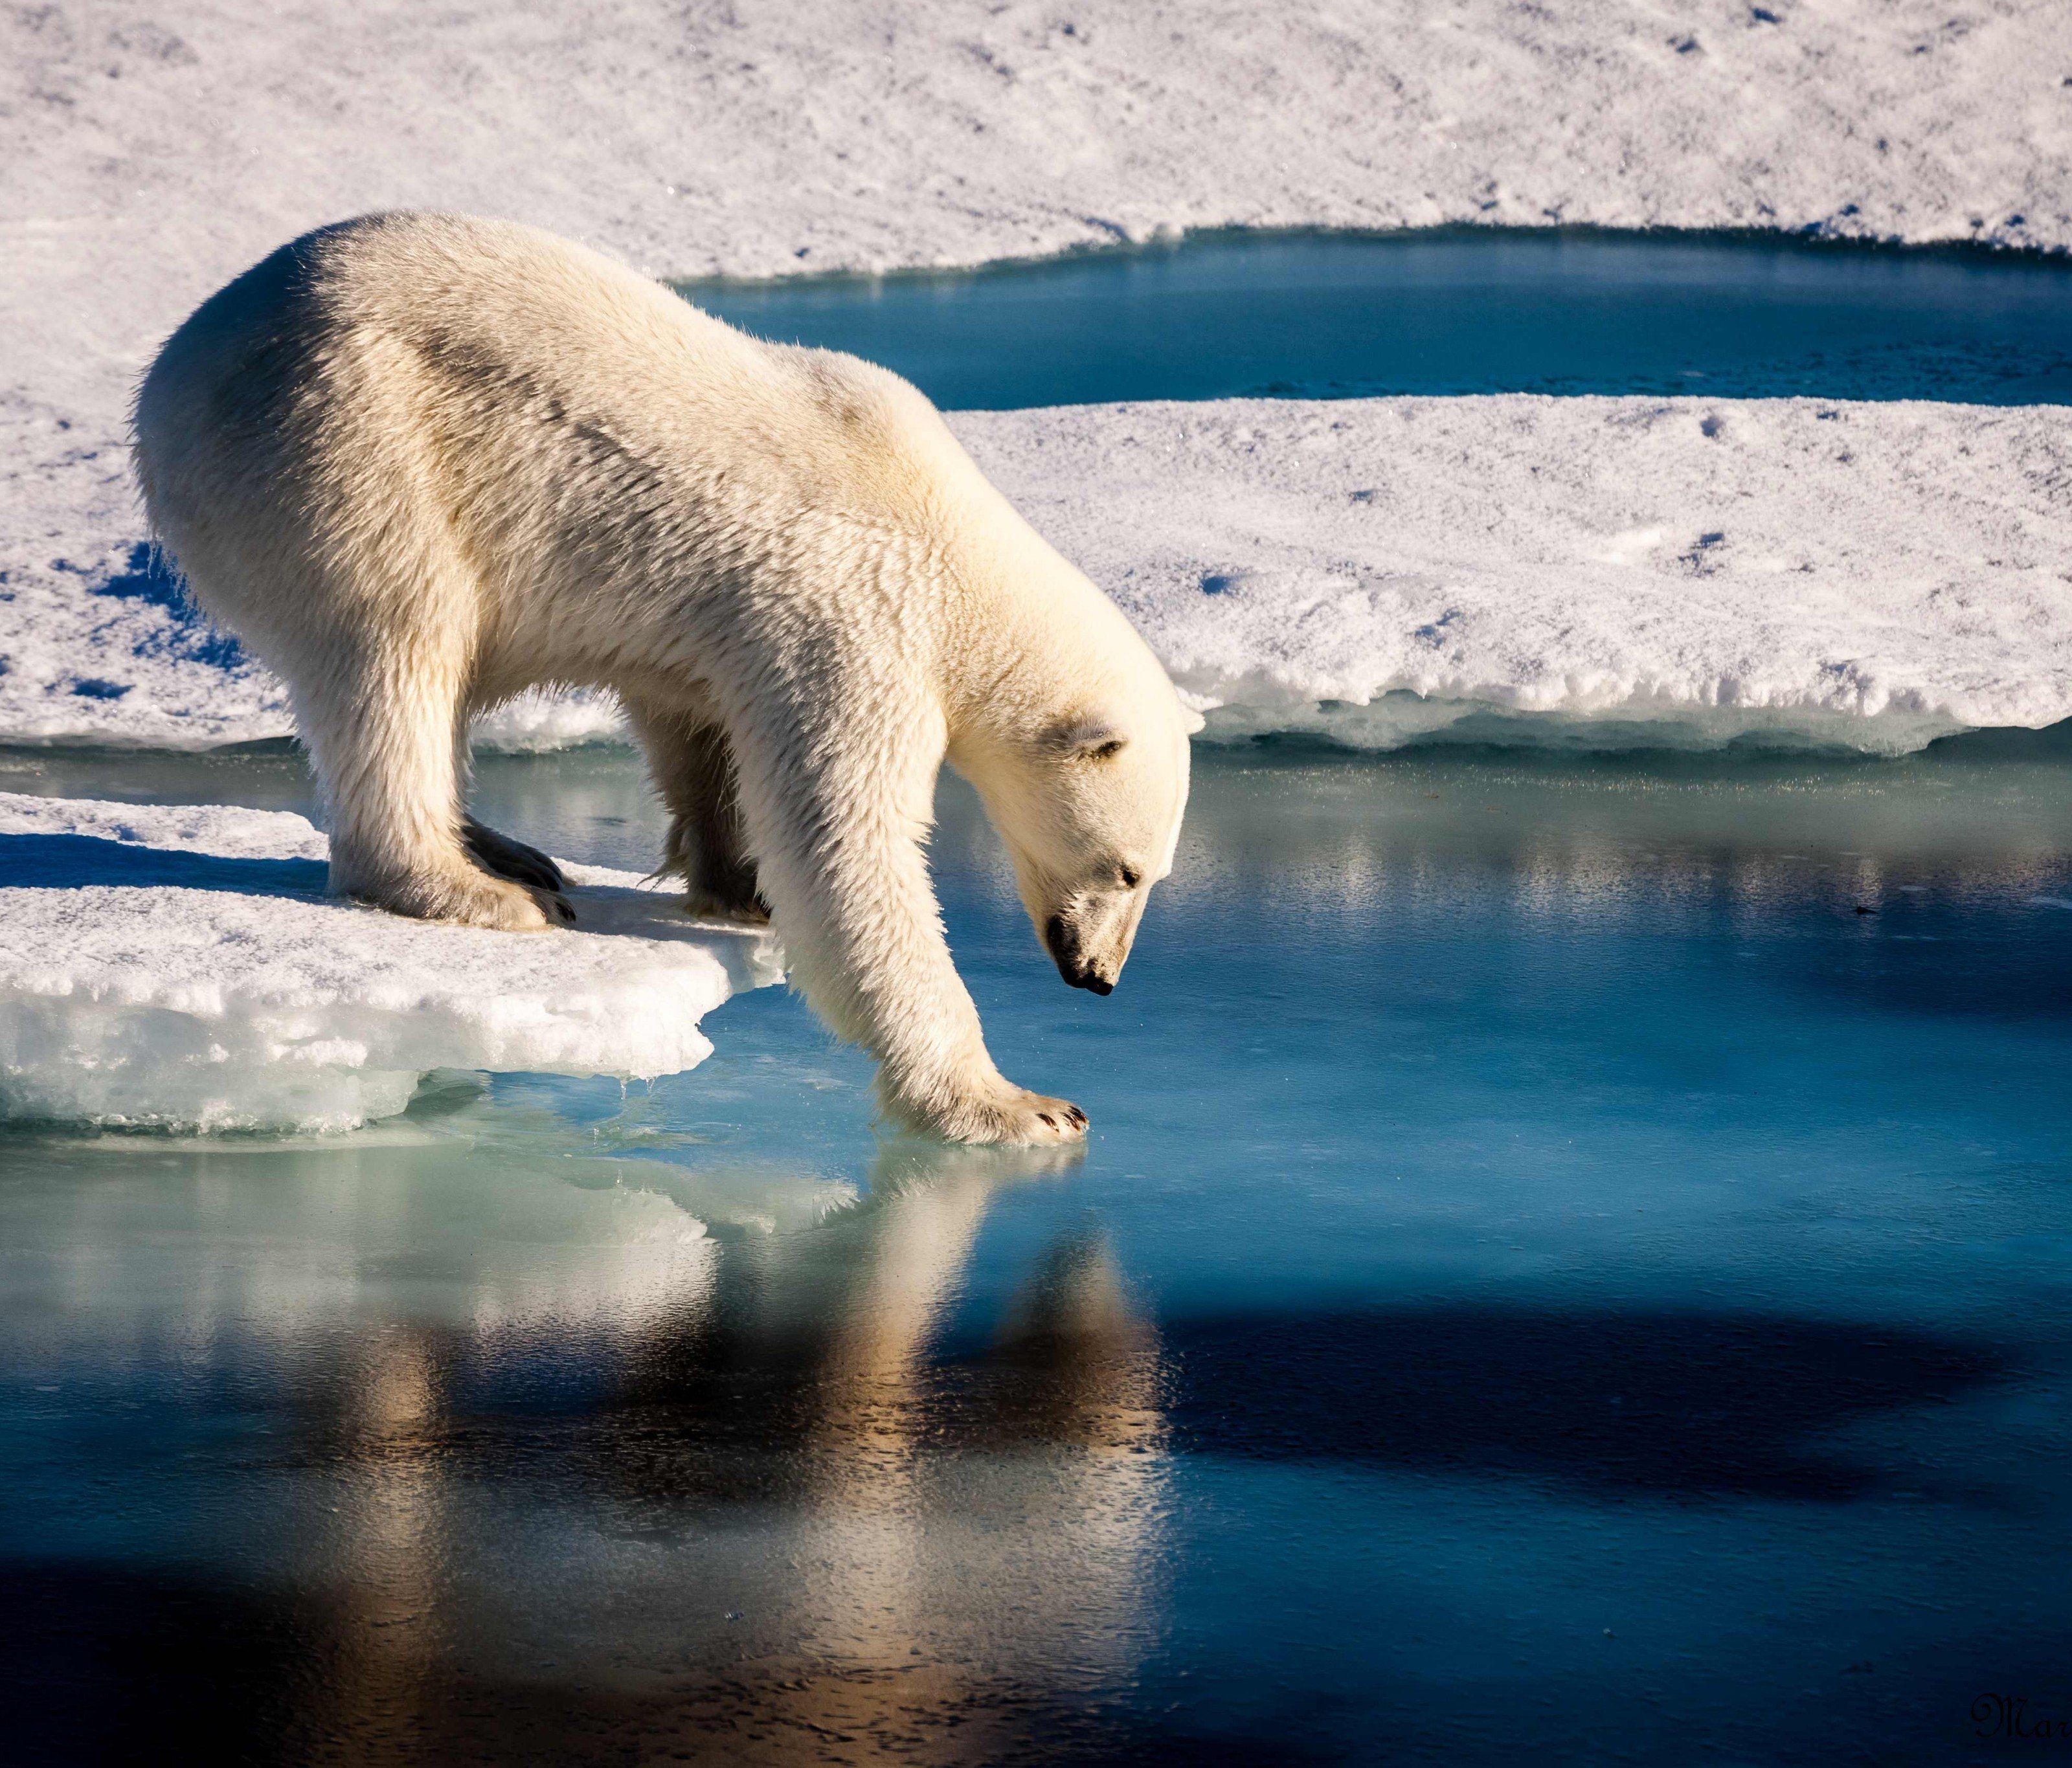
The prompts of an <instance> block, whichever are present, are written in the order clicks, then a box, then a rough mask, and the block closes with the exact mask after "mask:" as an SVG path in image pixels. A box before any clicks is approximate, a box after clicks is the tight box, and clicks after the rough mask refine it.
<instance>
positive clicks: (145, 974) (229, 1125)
mask: <svg viewBox="0 0 2072 1768" xmlns="http://www.w3.org/2000/svg"><path fill="white" fill-rule="evenodd" d="M324 853H325V843H324V837H323V836H322V835H321V834H319V833H318V832H317V831H316V830H315V828H311V827H310V824H308V823H307V822H306V821H305V820H303V819H302V818H301V817H299V816H291V815H287V814H285V813H283V812H267V811H253V810H240V809H235V808H216V807H208V806H146V805H129V804H101V803H93V802H81V801H78V800H65V799H46V798H31V797H24V796H18V795H14V794H11V793H9V794H0V883H4V886H5V887H0V1117H7V1118H14V1119H18V1120H19V1119H31V1120H64V1121H72V1122H88V1123H98V1124H104V1125H116V1126H125V1127H145V1126H148V1127H154V1128H163V1129H201V1130H224V1129H306V1130H335V1129H351V1128H353V1127H355V1126H356V1125H360V1124H361V1123H364V1122H365V1121H366V1120H368V1119H370V1118H376V1117H382V1116H391V1115H393V1114H394V1113H395V1112H399V1111H401V1109H402V1108H403V1107H404V1106H405V1104H408V1103H409V1098H410V1096H411V1094H412V1092H413V1091H414V1089H415V1088H416V1086H417V1080H418V1079H419V1077H420V1076H421V1075H422V1074H424V1073H425V1072H426V1071H430V1070H432V1069H435V1068H475V1069H491V1070H497V1071H537V1072H544V1073H550V1074H561V1075H623V1076H627V1077H637V1076H649V1075H660V1074H670V1073H675V1072H676V1071H680V1070H681V1069H685V1068H689V1067H694V1066H695V1065H696V1064H697V1063H700V1062H701V1061H703V1060H704V1059H705V1057H706V1056H707V1055H709V1054H710V1052H711V1048H712V1046H711V1045H710V1043H709V1042H707V1040H706V1039H705V1036H704V1034H702V1033H701V1031H700V1030H699V1029H698V1022H699V1020H700V1019H701V1018H702V1017H703V1016H704V1015H705V1014H707V1013H709V1011H711V1009H713V1008H714V1007H716V1006H717V1005H719V1004H720V1003H721V1002H722V1001H725V1000H726V998H727V997H728V996H729V995H730V994H731V993H733V992H734V990H735V989H740V988H750V987H754V986H758V985H761V984H763V983H768V982H773V981H777V980H778V979H779V968H778V964H777V959H776V955H775V949H774V948H773V947H772V946H771V944H770V942H769V941H768V940H767V939H766V938H763V937H762V936H759V935H755V934H753V933H750V932H746V931H742V930H740V929H738V928H733V929H730V928H724V927H715V926H709V925H707V926H700V925H698V924H697V923H692V922H690V921H689V920H686V919H685V918H684V917H683V915H682V914H681V912H680V910H679V909H678V908H677V907H676V898H675V896H674V894H673V893H664V892H663V891H662V890H660V889H658V888H655V887H651V886H647V885H645V884H643V882H642V881H641V880H639V879H638V878H634V877H632V876H631V874H625V873H619V872H611V871H606V870H602V869H599V868H595V867H586V866H572V867H569V868H567V869H566V870H568V872H569V877H570V880H571V882H572V884H573V885H574V889H573V890H572V891H571V893H570V894H571V899H572V901H573V902H574V904H575V907H576V912H577V915H578V930H577V931H573V932H557V933H543V934H516V933H492V932H487V931H481V930H479V929H475V928H467V927H435V926H429V925H426V924H425V923H421V922H415V921H409V920H404V919H400V918H398V917H397V916H394V915H385V914H383V913H381V912H380V911H378V910H374V909H370V908H364V907H358V906H356V905H353V904H350V903H343V902H340V901H338V900H335V899H331V898H325V897H324V896H323V894H322V891H323V882H324V870H323V863H322V862H323V857H324Z"/></svg>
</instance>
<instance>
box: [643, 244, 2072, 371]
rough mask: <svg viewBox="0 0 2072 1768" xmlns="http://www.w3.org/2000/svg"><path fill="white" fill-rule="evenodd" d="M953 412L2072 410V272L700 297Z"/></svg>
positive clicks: (1404, 276) (1819, 273)
mask: <svg viewBox="0 0 2072 1768" xmlns="http://www.w3.org/2000/svg"><path fill="white" fill-rule="evenodd" d="M684 292H685V294H688V295H689V297H690V298H692V299H693V300H694V301H696V302H697V303H698V304H699V305H700V306H704V307H706V308H709V310H712V311H713V312H715V313H717V314H719V315H722V317H724V318H726V319H730V320H732V321H734V323H737V324H738V325H741V326H742V327H746V329H747V330H749V331H753V332H755V333H757V334H759V335H762V336H764V337H769V338H775V339H779V340H781V341H783V342H787V343H810V344H818V345H821V346H824V347H830V348H834V349H840V350H847V351H849V352H853V353H854V354H856V355H857V356H865V357H867V358H869V359H870V360H872V361H874V362H880V363H883V364H886V366H887V367H889V368H895V369H897V370H898V372H900V373H902V374H903V375H905V376H907V377H908V378H909V379H911V380H913V381H914V382H915V384H917V385H919V387H920V388H921V389H922V390H923V392H924V393H927V394H928V395H929V396H930V397H931V398H933V399H934V400H935V402H936V403H937V404H938V405H941V406H943V408H944V409H953V410H954V409H1006V408H1009V407H1014V406H1023V405H1077V404H1092V403H1099V402H1101V401H1110V400H1124V399H1219V398H1227V397H1237V396H1241V395H1265V396H1271V397H1299V398H1310V399H1336V398H1347V397H1355V396H1367V395H1372V394H1383V393H1697V394H1703V395H1709V396H1713V397H1741V398H1768V397H1782V396H1787V395H1804V396H1809V397H1822V398H1830V399H1943V400H1955V401H1962V402H1965V403H1972V404H1983V405H2021V404H2030V403H2034V402H2037V401H2053V402H2063V401H2067V400H2072V263H2067V262H2066V261H2062V260H2052V259H2042V258H2037V257H2026V256H2023V255H2021V254H2016V253H1983V252H1976V251H1969V250H1948V249H1944V250H1922V249H1912V250H1902V249H1870V248H1864V247H1861V246H1850V245H1836V244H1830V243H1814V242H1809V241H1784V240H1778V239H1776V238H1774V237H1768V238H1764V237H1742V236H1708V235H1703V234H1651V235H1634V234H1617V233H1592V232H1567V231H1554V230H1550V231H1548V232H1502V231H1494V230H1486V229H1475V228H1463V229H1441V230H1437V231H1435V232H1417V233H1411V234H1396V235H1373V234H1365V235H1363V234H1278V235H1276V234H1207V235H1198V236H1194V237H1191V238H1190V239H1188V240H1186V241H1184V242H1182V243H1180V244H1178V245H1170V246H1162V247H1151V248H1145V249H1133V250H1128V251H1116V252H1108V253H1087V254H1085V255H1083V256H1078V257H1064V258H1057V259H1050V260H1046V261H1038V262H1034V263H1029V264H1019V265H996V266H993V267H991V268H989V269H982V270H976V271H968V272H962V273H919V274H916V273H907V274H902V275H898V276H887V277H882V278H859V277H822V278H811V277H808V278H796V279H793V280H789V281H780V282H764V283H740V282H734V283H729V282H709V283H692V284H686V285H685V286H684Z"/></svg>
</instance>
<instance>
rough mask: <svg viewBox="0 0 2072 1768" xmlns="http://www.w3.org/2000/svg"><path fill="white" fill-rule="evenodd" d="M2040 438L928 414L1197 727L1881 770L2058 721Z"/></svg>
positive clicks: (1720, 407) (1262, 416)
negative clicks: (1518, 719)
mask: <svg viewBox="0 0 2072 1768" xmlns="http://www.w3.org/2000/svg"><path fill="white" fill-rule="evenodd" d="M2068 416H2072V414H2068V413H2067V412H2066V410H2065V409H2064V408H2062V407H2059V406H2030V407H2015V408H1988V407H1984V406H1972V405H1918V404H1877V405H1864V404H1838V403H1836V402H1833V401H1819V400H1805V399H1799V400H1749V401H1700V400H1668V399H1596V398H1567V399H1556V398H1543V397H1530V396H1527V395H1523V394H1520V395H1512V396H1504V397H1494V398H1484V399H1383V400H1355V401H1333V402H1329V403H1323V402H1301V403H1297V402H1292V401H1268V400H1260V401H1219V402H1215V403H1211V404H1203V405H1172V404H1161V405H1135V406H1129V405H1089V406H1082V407H1077V408H1071V409H1058V410H1050V411H1038V412H1014V413H968V414H964V415H960V416H959V417H956V419H955V420H954V421H955V423H956V428H957V430H958V432H959V434H960V435H961V436H962V438H964V442H966V443H967V445H968V446H970V447H971V448H972V450H973V451H974V453H975V454H976V456H977V458H979V460H980V463H981V464H982V465H983V466H985V467H986V468H987V469H988V471H989V472H990V473H991V474H992V475H993V476H994V478H995V479H997V481H998V483H1000V484H1001V486H1002V487H1004V488H1005V490H1006V491H1008V493H1009V495H1011V496H1012V497H1013V498H1014V499H1015V500H1016V501H1017V504H1019V505H1020V506H1021V508H1022V509H1023V510H1024V511H1026V512H1027V513H1028V515H1029V516H1030V518H1031V519H1032V520H1034V522H1035V523H1036V524H1037V526H1038V528H1042V530H1043V531H1044V532H1046V534H1047V535H1048V536H1049V537H1050V539H1051V540H1052V541H1054V542H1055V543H1056V544H1057V545H1059V548H1060V549H1062V550H1063V551H1064V552H1065V553H1067V555H1068V556H1069V557H1072V558H1073V559H1075V560H1076V561H1078V562H1079V564H1081V565H1083V566H1084V567H1085V568H1086V569H1087V570H1088V571H1090V572H1091V574H1092V575H1093V576H1094V578H1096V581H1098V582H1100V583H1101V584H1103V585H1104V586H1105V587H1107V588H1108V590H1110V591H1111V592H1112V593H1113V594H1115V595H1116V597H1117V598H1119V599H1120V601H1121V602H1122V604H1123V606H1124V607H1125V608H1126V609H1127V610H1128V612H1129V614H1130V615H1131V616H1132V618H1133V619H1135V620H1137V623H1139V624H1140V626H1141V627H1142V628H1143V629H1144V631H1145V632H1146V634H1147V635H1149V637H1150V639H1151V642H1152V643H1153V645H1154V646H1155V647H1156V648H1157V651H1158V652H1159V654H1160V656H1161V657H1162V658H1163V659H1164V660H1165V664H1166V665H1167V667H1168V668H1170V669H1171V670H1172V672H1173V673H1174V678H1175V680H1177V681H1178V683H1179V684H1180V685H1181V686H1182V688H1183V689H1185V690H1186V691H1188V692H1189V693H1190V694H1191V695H1192V696H1193V697H1194V700H1195V703H1196V704H1197V705H1200V706H1202V707H1203V708H1205V709H1207V708H1220V709H1222V710H1221V711H1220V712H1219V713H1215V715H1213V716H1212V717H1211V727H1212V729H1214V728H1217V727H1220V728H1221V729H1223V730H1225V731H1227V732H1236V731H1244V730H1263V729H1283V730H1285V729H1289V728H1305V727H1311V728H1322V729H1326V730H1331V731H1332V732H1334V734H1337V735H1338V736H1340V737H1341V738H1345V739H1346V740H1349V741H1352V742H1367V743H1371V744H1375V745H1376V746H1391V745H1392V744H1394V743H1396V742H1401V741H1403V740H1404V739H1405V738H1408V737H1412V736H1416V735H1417V734H1420V733H1423V732H1426V731H1429V730H1433V729H1436V728H1440V727H1444V726H1448V725H1452V724H1455V723H1456V722H1457V721H1460V720H1461V719H1462V718H1463V717H1465V716H1466V715H1468V714H1470V713H1474V714H1477V715H1478V717H1477V719H1476V722H1475V723H1474V725H1473V726H1471V727H1470V728H1472V729H1474V730H1476V731H1477V732H1478V733H1480V734H1495V735H1499V736H1500V735H1502V734H1503V726H1502V725H1501V724H1500V723H1495V722H1492V721H1491V720H1490V718H1489V717H1486V716H1482V714H1486V713H1513V714H1515V713H1529V714H1535V715H1539V716H1538V717H1536V719H1535V722H1533V723H1532V724H1531V726H1529V727H1523V728H1521V729H1519V730H1514V731H1513V732H1512V734H1513V735H1514V736H1525V737H1527V738H1530V739H1531V740H1546V739H1548V738H1555V739H1556V740H1560V739H1562V738H1567V739H1570V740H1577V741H1589V740H1592V739H1593V738H1595V739H1597V740H1600V741H1605V740H1614V738H1616V739H1617V740H1623V741H1626V742H1630V741H1632V740H1633V738H1634V735H1635V734H1636V733H1635V732H1634V729H1633V726H1634V725H1635V724H1638V725H1641V726H1645V727H1646V737H1647V740H1649V741H1650V742H1712V741H1718V740H1722V739H1725V738H1732V737H1734V736H1737V735H1740V734H1744V733H1754V734H1770V735H1772V736H1774V737H1776V738H1780V739H1782V740H1786V741H1794V742H1807V741H1811V742H1815V743H1818V744H1823V745H1826V744H1835V745H1840V746H1848V747H1857V748H1864V749H1872V750H1904V749H1909V748H1913V747H1917V746H1919V745H1920V744H1922V743H1923V742H1927V741H1929V740H1930V738H1934V737H1935V736H1938V735H1940V734H1943V733H1945V732H1947V731H1951V730H1958V729H1960V728H1963V727H1965V726H1991V725H2023V726H2041V725H2046V724H2052V723H2055V722H2058V720H2060V719H2063V718H2066V717H2072V496H2068V495H2067V487H2072V421H2068ZM1412 694H1414V695H1418V696H1422V697H1424V698H1422V699H1420V700H1408V699H1406V698H1404V696H1406V695H1412ZM1390 695H1394V696H1396V697H1394V698H1389V699H1384V698H1383V697H1384V696H1390ZM1321 702H1334V704H1332V705H1329V706H1323V705H1320V703H1321Z"/></svg>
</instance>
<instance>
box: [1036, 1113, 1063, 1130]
mask: <svg viewBox="0 0 2072 1768" xmlns="http://www.w3.org/2000/svg"><path fill="white" fill-rule="evenodd" d="M1036 1115H1037V1116H1038V1118H1039V1119H1040V1120H1042V1122H1044V1123H1046V1124H1048V1125H1050V1127H1051V1128H1052V1129H1056V1128H1057V1127H1058V1120H1057V1119H1056V1118H1054V1117H1053V1116H1051V1115H1050V1112H1047V1111H1039V1112H1037V1113H1036Z"/></svg>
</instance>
